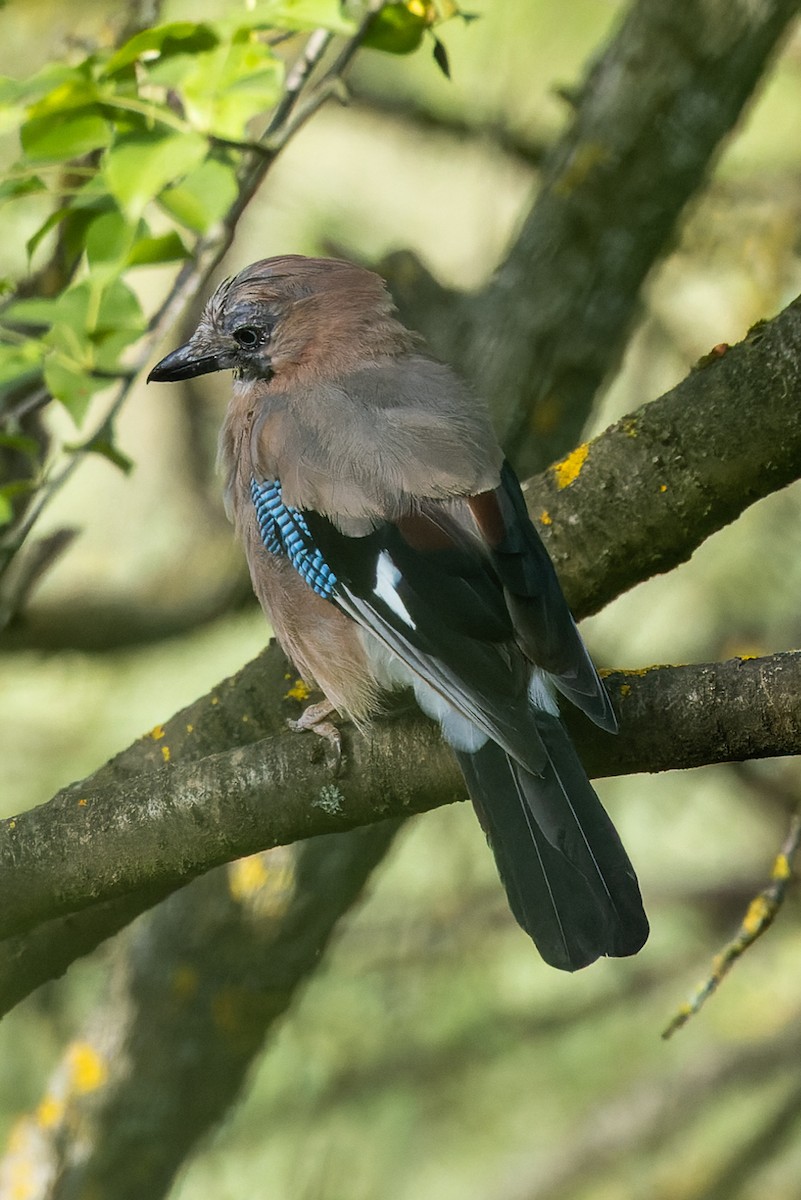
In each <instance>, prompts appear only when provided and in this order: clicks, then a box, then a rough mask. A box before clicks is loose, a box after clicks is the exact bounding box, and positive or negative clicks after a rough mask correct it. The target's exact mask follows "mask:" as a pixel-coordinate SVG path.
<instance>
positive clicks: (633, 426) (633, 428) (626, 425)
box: [620, 417, 639, 438]
mask: <svg viewBox="0 0 801 1200" xmlns="http://www.w3.org/2000/svg"><path fill="white" fill-rule="evenodd" d="M620 428H621V429H622V430H623V432H624V433H625V435H626V437H630V438H636V437H638V436H639V430H638V429H637V418H636V417H626V418H625V419H624V420H623V421H621V422H620Z"/></svg>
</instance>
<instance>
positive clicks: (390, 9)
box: [362, 4, 431, 54]
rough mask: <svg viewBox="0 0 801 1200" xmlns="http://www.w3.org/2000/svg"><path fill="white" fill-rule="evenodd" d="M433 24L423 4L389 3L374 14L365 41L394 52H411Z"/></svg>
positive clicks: (365, 44) (373, 48)
mask: <svg viewBox="0 0 801 1200" xmlns="http://www.w3.org/2000/svg"><path fill="white" fill-rule="evenodd" d="M430 24H431V21H430V19H429V17H428V15H427V13H426V10H425V8H424V7H423V5H421V4H414V5H409V6H407V5H406V4H387V5H385V6H384V8H382V9H380V10H379V11H378V12H377V13H376V14H375V16H374V17H373V19H372V21H371V22H370V24H369V26H368V27H367V32H366V34H365V35H364V40H363V42H362V45H363V46H369V47H370V48H371V49H372V50H384V51H387V52H389V53H390V54H410V53H411V52H412V51H413V50H416V49H417V48H418V46H419V45H420V43H421V42H422V40H423V34H424V33H425V31H426V29H428V27H429V25H430Z"/></svg>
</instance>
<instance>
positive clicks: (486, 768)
mask: <svg viewBox="0 0 801 1200" xmlns="http://www.w3.org/2000/svg"><path fill="white" fill-rule="evenodd" d="M536 723H537V729H538V732H539V734H540V737H541V738H542V742H543V744H544V745H545V749H546V752H547V757H548V762H547V765H546V767H545V769H544V771H543V772H542V774H533V773H532V772H530V771H528V770H526V768H525V767H524V766H522V765H521V764H520V763H519V762H518V761H516V760H515V759H513V758H511V757H510V756H509V755H508V754H507V753H506V752H505V751H504V750H503V749H502V748H501V747H500V746H498V745H497V744H496V743H495V742H491V741H488V742H486V743H485V745H484V746H482V747H481V749H480V750H478V751H476V752H474V753H468V752H465V751H459V752H457V756H458V759H459V763H460V766H461V768H462V771H463V773H464V776H465V780H466V782H467V786H468V790H469V792H470V795H471V797H472V800H473V803H474V805H475V808H476V812H477V813H478V817H479V820H480V821H481V824H482V826H483V828H484V832H485V833H486V835H487V839H488V841H489V843H490V846H491V847H492V850H493V853H494V855H495V861H496V863H497V865H498V871H499V873H500V876H501V880H502V881H503V884H504V887H505V888H506V893H507V896H508V898H509V905H510V908H511V909H512V912H513V913H514V915H515V917H516V919H517V921H518V922H519V924H520V925H521V926H522V928H523V929H525V931H526V933H528V934H529V935H530V937H531V938H533V940H534V942H535V944H536V946H537V949H538V950H539V952H540V954H541V955H542V957H543V958H544V959H545V961H546V962H547V963H550V964H551V966H554V967H558V968H560V969H561V970H564V971H576V970H578V969H579V968H580V967H586V966H588V965H589V964H590V963H591V962H594V961H595V959H596V958H599V957H600V956H601V955H611V956H613V957H622V956H625V955H628V954H636V953H637V951H638V950H639V949H640V948H641V946H642V945H643V943H644V942H645V940H646V938H647V937H648V919H647V917H646V916H645V912H644V910H643V906H642V899H641V896H640V889H639V886H638V884H637V877H636V875H635V874H634V868H633V867H632V865H631V862H630V861H629V857H628V855H627V854H626V851H625V850H624V849H623V844H622V842H621V841H620V838H619V837H618V834H617V830H616V829H615V827H614V825H613V824H612V822H611V820H610V819H609V817H608V815H607V813H606V810H605V809H604V807H603V805H602V804H601V802H600V800H599V799H598V797H597V796H596V794H595V792H594V791H593V788H592V785H591V784H590V781H589V780H588V778H587V776H586V774H585V772H584V768H583V767H582V765H581V762H580V761H579V758H578V755H577V754H576V752H575V750H574V749H573V746H572V745H571V743H570V740H569V738H568V736H567V734H566V733H565V731H564V729H563V728H562V725H561V723H560V721H559V720H558V718H557V717H552V716H550V715H549V714H547V713H538V714H537V717H536Z"/></svg>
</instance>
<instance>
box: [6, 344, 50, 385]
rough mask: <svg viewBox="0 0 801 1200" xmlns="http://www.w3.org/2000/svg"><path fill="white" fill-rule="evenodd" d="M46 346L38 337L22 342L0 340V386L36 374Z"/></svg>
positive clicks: (15, 382) (20, 380)
mask: <svg viewBox="0 0 801 1200" xmlns="http://www.w3.org/2000/svg"><path fill="white" fill-rule="evenodd" d="M45 350H46V346H45V345H44V342H42V341H40V339H39V338H28V339H27V340H26V341H24V342H14V343H5V342H0V387H3V388H8V387H10V386H11V385H12V384H19V383H22V382H23V381H24V380H25V379H28V378H31V377H33V376H35V375H36V374H38V372H39V371H40V369H41V365H42V359H43V358H44V355H45Z"/></svg>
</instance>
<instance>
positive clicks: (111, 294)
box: [91, 279, 146, 334]
mask: <svg viewBox="0 0 801 1200" xmlns="http://www.w3.org/2000/svg"><path fill="white" fill-rule="evenodd" d="M145 324H146V322H145V317H144V314H143V312H142V306H141V304H140V303H139V300H138V298H137V296H136V293H135V292H133V291H131V289H130V288H129V287H128V285H127V283H123V281H122V280H121V279H113V280H112V281H111V282H110V283H109V284H108V285H107V286H106V287H104V288H103V290H102V292H101V294H100V304H99V306H98V309H97V317H96V320H95V323H94V327H93V329H92V331H91V332H93V333H106V332H116V331H118V330H127V331H129V332H131V333H135V334H139V333H141V332H142V330H143V329H144V327H145Z"/></svg>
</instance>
